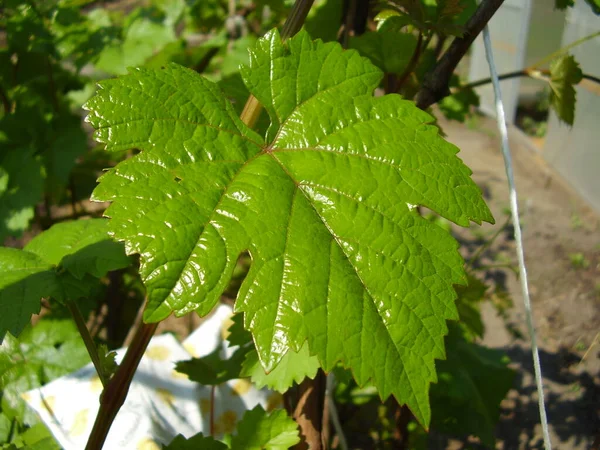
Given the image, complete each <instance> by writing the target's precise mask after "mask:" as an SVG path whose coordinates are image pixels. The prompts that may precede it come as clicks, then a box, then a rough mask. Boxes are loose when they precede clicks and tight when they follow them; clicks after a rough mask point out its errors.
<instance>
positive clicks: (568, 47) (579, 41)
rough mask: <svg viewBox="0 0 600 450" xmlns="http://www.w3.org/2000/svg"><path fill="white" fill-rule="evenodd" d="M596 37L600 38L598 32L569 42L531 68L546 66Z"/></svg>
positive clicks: (599, 32)
mask: <svg viewBox="0 0 600 450" xmlns="http://www.w3.org/2000/svg"><path fill="white" fill-rule="evenodd" d="M597 36H600V31H596V32H595V33H592V34H588V35H587V36H584V37H582V38H581V39H577V40H576V41H574V42H571V43H570V44H568V45H565V46H564V47H561V48H559V49H558V50H556V51H555V52H552V53H550V54H549V55H547V56H544V57H543V58H542V59H540V60H539V61H537V62H535V63H533V64H532V65H531V67H532V68H533V67H540V66H543V65H544V64H547V63H549V62H550V61H552V60H553V59H554V58H557V57H558V56H561V55H564V54H565V53H567V52H568V51H569V50H571V49H572V48H573V47H577V46H578V45H580V44H583V43H584V42H586V41H589V40H590V39H594V38H595V37H597Z"/></svg>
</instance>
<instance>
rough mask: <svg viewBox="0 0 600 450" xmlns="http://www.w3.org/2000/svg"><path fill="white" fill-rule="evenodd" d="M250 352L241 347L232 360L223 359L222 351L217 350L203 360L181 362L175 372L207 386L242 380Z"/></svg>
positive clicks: (195, 359) (249, 348)
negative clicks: (245, 361) (243, 369)
mask: <svg viewBox="0 0 600 450" xmlns="http://www.w3.org/2000/svg"><path fill="white" fill-rule="evenodd" d="M250 350H251V347H241V348H239V349H237V350H236V351H235V352H234V354H233V355H232V356H231V357H230V358H225V359H223V358H221V355H220V353H221V349H220V348H217V349H216V350H215V351H213V352H212V353H210V354H208V355H206V356H204V357H202V358H192V359H188V360H187V361H179V362H178V363H177V365H176V366H175V370H176V371H177V372H180V373H184V374H186V375H187V376H188V378H189V379H190V380H192V381H195V382H197V383H200V384H203V385H207V386H215V385H218V384H221V383H225V382H226V381H229V380H233V379H235V378H240V372H241V370H242V363H243V362H244V358H245V357H246V353H248V352H249V351H250Z"/></svg>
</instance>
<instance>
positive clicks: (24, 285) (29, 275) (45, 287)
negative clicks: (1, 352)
mask: <svg viewBox="0 0 600 450" xmlns="http://www.w3.org/2000/svg"><path fill="white" fill-rule="evenodd" d="M60 292H61V286H60V283H59V282H58V280H57V278H56V275H55V274H54V272H53V271H52V265H51V264H49V263H47V262H46V261H44V260H43V259H42V258H40V257H38V256H37V255H35V254H33V253H28V252H23V251H21V250H18V249H14V248H4V247H0V310H1V311H2V314H0V342H2V339H4V335H5V334H6V332H7V331H10V333H11V334H12V335H13V336H18V335H19V334H20V333H21V331H22V330H23V328H24V327H25V325H27V324H28V323H29V320H30V319H31V315H32V314H38V313H39V312H40V299H41V298H42V297H44V296H52V297H56V296H58V295H60V294H59V293H60Z"/></svg>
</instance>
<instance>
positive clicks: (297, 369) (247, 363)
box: [227, 314, 320, 392]
mask: <svg viewBox="0 0 600 450" xmlns="http://www.w3.org/2000/svg"><path fill="white" fill-rule="evenodd" d="M231 320H232V324H231V326H230V327H229V329H228V330H227V331H228V336H227V341H228V342H229V345H232V346H235V345H237V346H241V347H243V348H248V351H247V352H246V353H245V359H244V361H243V363H242V367H241V371H240V373H239V375H240V377H250V379H251V380H252V382H253V383H254V384H255V386H256V387H257V388H259V389H260V388H263V387H265V386H266V387H268V388H269V389H274V390H276V391H278V392H286V391H287V390H288V389H289V388H290V387H291V386H293V384H294V383H300V382H301V381H302V380H304V378H306V377H308V378H310V379H313V378H314V377H315V375H316V373H317V370H318V369H319V367H320V364H319V360H318V358H316V357H315V356H311V355H310V353H309V351H308V345H306V343H305V344H304V345H303V346H302V348H301V349H300V352H296V351H294V350H292V349H290V350H288V352H287V353H286V354H285V356H284V357H283V358H282V359H281V361H280V362H279V364H277V366H276V367H275V368H274V369H273V370H272V371H271V372H269V373H267V372H265V369H264V368H263V366H262V365H261V363H260V360H259V357H258V353H257V352H256V348H255V347H254V342H253V341H252V335H251V334H250V333H249V332H248V331H246V329H245V328H244V323H243V320H244V316H243V314H234V315H233V317H232V318H231Z"/></svg>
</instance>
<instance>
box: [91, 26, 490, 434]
mask: <svg viewBox="0 0 600 450" xmlns="http://www.w3.org/2000/svg"><path fill="white" fill-rule="evenodd" d="M381 76H382V74H381V72H380V71H379V70H378V69H377V68H375V67H374V66H373V65H371V63H370V62H369V61H368V60H366V59H363V58H361V57H360V56H359V55H358V54H357V53H355V52H342V49H341V47H340V46H339V45H338V44H334V43H331V44H323V43H321V42H319V41H317V42H314V43H313V42H312V41H311V40H310V39H309V37H308V35H307V34H306V33H300V34H298V35H297V36H296V37H294V38H292V39H290V40H289V41H288V42H287V43H286V46H283V45H282V43H281V40H280V39H279V36H278V34H277V33H276V32H271V33H269V34H268V35H267V36H265V38H263V39H261V40H259V42H258V43H257V45H256V47H255V48H254V49H253V50H252V52H251V58H250V66H249V67H245V68H243V69H242V77H243V78H244V82H245V84H246V86H247V87H248V89H249V90H250V92H251V93H252V94H253V95H255V96H256V97H257V98H258V100H259V101H260V102H261V103H262V104H263V105H264V106H265V109H266V110H267V111H268V112H269V116H270V118H271V126H270V127H269V130H268V132H267V139H266V142H264V141H263V139H262V138H261V136H259V135H257V134H256V133H254V132H253V131H252V130H250V129H248V128H247V127H246V126H245V125H244V124H243V123H241V122H240V121H239V119H238V118H237V116H236V114H235V112H234V111H233V109H232V107H231V106H230V105H229V104H228V102H227V101H226V100H225V99H224V98H223V97H222V95H221V93H220V92H219V91H218V89H217V88H216V86H215V85H214V84H212V83H210V82H208V81H207V80H205V79H203V78H202V77H199V76H197V75H196V74H194V73H193V72H191V71H189V70H186V69H183V68H181V67H178V66H175V65H170V66H167V67H166V68H165V69H164V70H160V71H149V70H141V69H140V70H137V71H134V72H132V73H130V74H129V75H128V76H126V77H123V78H120V79H118V80H111V81H106V82H104V83H103V84H102V86H101V87H102V89H101V90H100V91H99V93H98V95H97V96H96V97H94V98H93V99H92V100H90V102H89V103H88V104H87V108H88V109H89V110H90V115H89V121H90V122H91V123H92V125H93V126H94V127H95V128H96V129H97V130H98V131H97V133H96V138H97V139H98V140H99V141H101V142H104V143H106V145H107V149H108V150H123V149H126V148H129V147H131V146H132V145H135V146H136V147H138V148H140V149H141V150H142V153H141V154H139V155H137V156H136V157H134V158H132V159H130V160H128V161H125V162H122V163H120V164H119V165H118V166H117V167H116V168H115V169H113V170H112V171H110V172H109V173H108V174H106V175H104V176H103V177H102V179H101V182H100V185H99V187H98V188H97V189H96V190H95V192H94V199H96V200H102V201H112V204H111V206H110V207H109V208H108V209H107V211H106V214H107V215H108V216H109V217H111V218H112V219H111V221H110V224H111V225H110V226H111V230H112V231H113V232H114V235H115V237H116V238H117V239H122V240H124V241H125V242H126V248H127V251H128V253H141V266H140V273H141V275H142V278H143V279H144V281H145V284H146V287H147V289H148V306H147V309H146V311H145V314H144V318H145V320H147V321H158V320H161V319H163V318H165V317H166V316H168V315H169V314H170V313H171V312H172V311H175V312H176V313H177V314H178V315H181V314H185V313H187V312H189V311H191V310H197V311H198V312H199V313H200V314H202V315H204V314H207V313H208V312H209V311H210V310H211V309H212V307H213V306H214V304H215V302H216V301H217V299H218V296H219V295H220V293H221V292H222V291H223V290H224V288H225V286H226V283H227V282H228V280H229V278H230V277H231V274H232V272H233V269H234V267H235V261H236V260H237V256H238V255H239V254H240V253H241V252H242V251H243V250H245V249H248V250H249V252H250V254H251V256H252V259H253V261H252V267H251V269H250V272H249V274H248V276H247V277H246V279H245V280H244V283H243V285H242V287H241V289H240V293H239V295H238V299H237V303H236V308H237V309H238V310H242V311H244V312H245V320H246V326H247V327H248V328H249V329H250V330H251V331H252V333H253V335H254V341H255V344H256V347H257V350H258V353H259V357H260V360H261V362H262V364H263V366H264V368H265V370H266V371H271V370H272V369H273V368H275V367H276V365H277V364H278V363H279V362H280V360H281V359H282V358H283V356H284V355H285V353H286V352H287V351H288V350H289V349H293V350H295V351H300V349H301V346H302V344H303V342H304V340H305V339H308V341H309V348H310V351H311V353H315V354H316V355H317V356H318V357H319V360H320V362H321V365H322V366H323V367H324V368H325V369H326V370H328V369H330V368H332V367H333V365H334V364H335V363H336V361H338V360H342V361H344V362H345V363H346V364H348V365H349V366H351V367H352V368H353V370H354V373H355V376H356V377H357V380H358V381H359V383H365V382H366V381H367V380H368V379H370V378H373V380H374V382H375V385H376V386H377V387H378V389H379V391H380V394H381V395H382V397H387V396H388V395H389V394H390V393H393V394H394V395H395V396H396V397H397V398H398V399H399V401H400V402H403V403H408V404H409V405H410V407H411V409H413V411H414V413H415V415H416V416H417V417H418V418H419V420H420V421H422V422H423V423H427V422H428V420H429V406H428V395H427V392H428V385H429V383H430V382H431V381H434V380H435V373H434V369H433V367H434V366H433V359H434V358H442V357H443V356H444V351H443V346H442V337H443V335H444V334H445V332H446V326H445V320H446V319H450V318H455V317H456V313H455V310H454V305H453V300H454V297H455V294H454V290H453V289H452V285H453V284H457V283H462V282H463V281H464V275H463V273H462V262H461V259H460V256H459V255H458V253H457V252H456V242H455V241H454V240H453V238H452V237H451V236H449V235H448V234H447V233H445V232H444V231H443V230H441V229H440V228H439V227H437V226H435V225H433V224H431V223H430V222H428V221H427V220H425V219H423V218H421V217H420V216H419V215H418V214H416V212H415V210H414V206H412V205H426V206H427V207H429V208H431V209H432V210H435V211H437V212H438V213H439V214H441V215H442V216H444V217H446V218H447V219H449V220H452V221H454V222H456V223H458V224H460V225H463V226H464V225H467V224H468V223H469V219H472V220H475V221H478V222H479V221H481V220H487V221H491V220H492V217H491V214H490V213H489V210H488V209H487V207H486V206H485V203H484V202H483V200H482V198H481V193H480V191H479V189H478V188H477V187H476V185H475V184H474V183H473V182H472V181H471V179H470V177H469V175H470V171H469V170H468V169H467V168H466V167H465V166H464V165H462V163H461V161H460V160H459V159H458V158H456V156H455V153H456V152H457V149H456V148H455V147H453V146H452V145H450V144H448V143H447V142H445V141H444V140H443V139H441V138H440V137H439V136H438V134H437V131H436V129H435V128H433V127H430V126H427V125H426V124H427V123H428V122H430V121H431V120H432V118H431V117H430V116H429V115H427V114H425V113H423V112H422V111H420V110H418V109H417V108H416V107H415V106H414V104H413V103H410V102H407V101H404V100H402V99H401V98H400V97H399V96H392V95H390V96H386V97H382V98H373V97H372V96H371V92H372V91H373V89H374V88H375V87H376V86H377V85H378V84H379V81H380V79H381ZM140 86H144V89H143V90H142V89H140ZM274 92H277V93H278V95H276V96H275V95H273V93H274ZM116 99H122V100H121V101H117V100H116ZM125 99H127V101H125ZM157 113H159V115H157ZM407 138H408V139H407ZM392 142H395V143H397V145H390V144H389V143H392ZM425 149H426V150H425ZM401 171H402V175H400V172H401ZM354 179H360V180H361V184H360V185H357V184H356V183H354V182H353V181H352V180H354ZM432 186H436V188H435V189H433V188H432ZM133 217H136V219H135V221H132V220H131V219H132V218H133ZM350 224H351V226H350ZM409 256H410V257H409ZM406 258H409V262H408V263H405V264H403V261H405V260H406ZM424 278H427V279H428V280H429V281H428V282H427V283H423V281H422V280H423V279H424ZM388 280H397V281H396V282H395V283H393V286H392V285H390V284H389V281H388ZM300 287H301V288H300ZM424 299H427V300H425V301H424ZM340 317H346V320H345V321H344V323H343V326H342V324H341V323H340V320H339V318H340ZM411 327H412V328H411ZM417 349H420V350H417ZM425 349H427V350H425ZM418 351H421V352H422V353H415V352H418ZM391 355H394V356H393V357H392V356H391ZM390 373H394V374H396V375H395V376H394V377H390V376H388V374H390Z"/></svg>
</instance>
